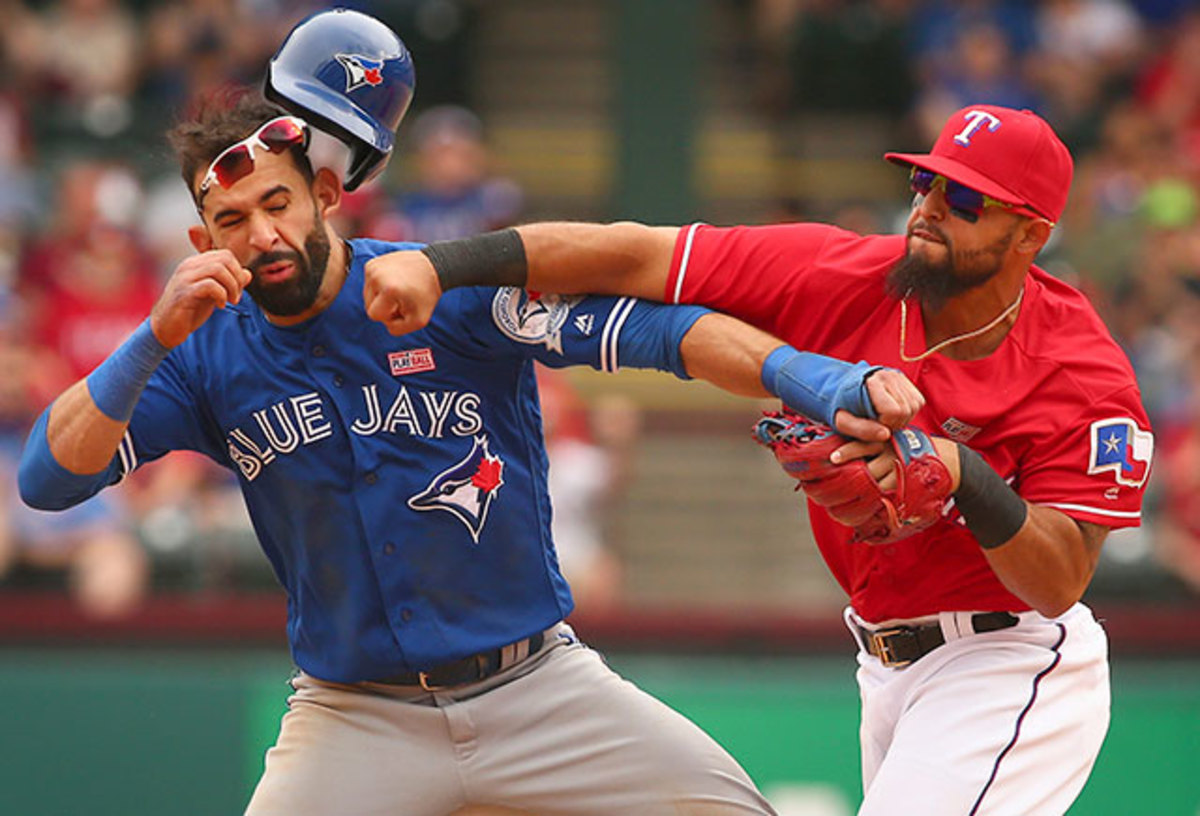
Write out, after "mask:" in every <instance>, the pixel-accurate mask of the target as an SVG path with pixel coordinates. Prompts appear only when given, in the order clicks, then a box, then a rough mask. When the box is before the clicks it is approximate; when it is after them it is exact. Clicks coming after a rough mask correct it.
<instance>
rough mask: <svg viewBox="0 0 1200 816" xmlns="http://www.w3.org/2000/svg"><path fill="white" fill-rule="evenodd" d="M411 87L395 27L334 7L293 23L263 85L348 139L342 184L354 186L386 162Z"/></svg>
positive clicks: (404, 51)
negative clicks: (393, 28)
mask: <svg viewBox="0 0 1200 816" xmlns="http://www.w3.org/2000/svg"><path fill="white" fill-rule="evenodd" d="M415 87H416V75H415V73H414V70H413V62H412V56H411V55H410V54H409V52H408V48H407V47H405V45H404V43H403V42H402V41H401V40H400V38H399V37H398V36H396V33H395V32H394V31H392V30H391V29H390V28H388V27H387V26H386V25H384V24H383V23H381V22H380V21H379V20H376V19H375V18H374V17H371V16H370V15H368V14H363V13H362V12H360V11H353V10H351V9H343V8H339V9H333V10H330V11H322V12H318V13H316V14H313V15H311V16H309V17H307V18H306V19H304V20H303V21H301V22H300V23H299V25H297V26H296V27H295V28H293V29H292V31H291V33H290V34H288V36H287V39H285V40H284V41H283V44H282V45H280V46H279V50H278V51H277V52H275V56H273V57H272V58H271V62H270V64H269V65H268V66H267V77H266V84H265V86H264V93H265V94H266V97H267V98H268V99H270V100H271V101H272V102H275V103H276V104H278V105H281V106H282V107H284V108H286V109H287V110H288V111H289V112H290V113H294V114H295V115H297V116H299V117H300V118H302V119H304V120H305V121H307V122H308V123H309V124H310V125H312V126H313V127H315V128H317V129H319V130H322V131H324V132H326V133H330V134H332V135H333V136H336V137H337V138H338V139H340V140H341V141H343V142H345V143H346V144H347V145H349V146H350V149H351V163H350V167H349V170H348V172H347V175H346V178H345V179H344V181H343V184H344V186H345V188H346V189H347V190H353V189H355V188H356V187H358V186H359V185H360V184H362V183H363V182H364V181H367V180H369V179H371V178H374V177H375V176H376V175H378V174H379V173H380V172H381V171H382V170H383V168H384V166H385V165H386V164H387V162H388V159H389V158H390V157H391V154H392V148H393V147H394V145H395V139H396V128H398V127H399V126H400V120H401V119H402V118H403V117H404V114H405V112H406V111H407V110H408V106H409V104H410V103H411V102H412V97H413V91H414V89H415Z"/></svg>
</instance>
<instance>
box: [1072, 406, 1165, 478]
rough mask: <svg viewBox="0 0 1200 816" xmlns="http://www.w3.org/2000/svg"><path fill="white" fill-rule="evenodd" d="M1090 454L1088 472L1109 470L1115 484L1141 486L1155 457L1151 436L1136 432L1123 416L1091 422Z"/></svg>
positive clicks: (1143, 432) (1146, 433)
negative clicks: (1151, 460)
mask: <svg viewBox="0 0 1200 816" xmlns="http://www.w3.org/2000/svg"><path fill="white" fill-rule="evenodd" d="M1091 439H1092V455H1091V458H1090V459H1088V471H1087V472H1088V473H1089V474H1091V473H1105V472H1107V471H1112V473H1113V476H1114V477H1116V480H1117V484H1122V485H1128V486H1129V487H1141V486H1142V485H1143V484H1145V482H1146V476H1147V475H1148V474H1149V472H1150V458H1151V456H1153V454H1154V435H1153V434H1151V433H1149V432H1148V431H1142V430H1138V426H1137V424H1136V423H1135V422H1134V421H1133V420H1132V419H1128V418H1126V417H1119V418H1115V419H1102V420H1100V421H1099V422H1093V423H1092V429H1091Z"/></svg>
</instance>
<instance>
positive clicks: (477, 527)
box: [408, 436, 504, 544]
mask: <svg viewBox="0 0 1200 816" xmlns="http://www.w3.org/2000/svg"><path fill="white" fill-rule="evenodd" d="M503 484H504V461H503V460H502V459H501V458H500V457H499V456H493V455H492V453H491V451H489V450H488V438H487V436H477V437H475V444H474V445H473V446H472V448H471V452H470V453H468V454H467V455H466V458H464V459H463V460H462V461H460V462H458V463H457V464H455V465H452V466H451V467H449V468H447V469H446V470H443V471H442V472H441V473H439V474H438V475H437V476H434V477H433V481H431V482H430V483H429V485H428V486H427V487H426V488H425V489H424V490H422V491H421V492H420V493H418V494H417V495H415V496H413V497H412V498H410V499H409V500H408V506H409V507H411V508H412V509H413V510H444V511H446V512H447V513H450V514H451V515H453V516H454V517H455V518H457V519H458V520H459V521H461V522H462V523H463V524H464V525H466V527H467V530H468V531H469V532H470V533H471V538H472V540H473V541H474V542H475V543H476V544H478V543H479V534H480V533H481V532H482V531H483V525H484V524H486V523H487V515H488V510H489V509H490V508H491V506H492V501H493V500H494V499H495V498H496V494H497V492H498V491H499V490H500V487H501V486H502V485H503Z"/></svg>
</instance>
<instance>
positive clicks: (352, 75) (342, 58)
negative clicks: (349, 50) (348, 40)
mask: <svg viewBox="0 0 1200 816" xmlns="http://www.w3.org/2000/svg"><path fill="white" fill-rule="evenodd" d="M335 59H337V61H338V62H340V63H341V64H342V67H343V68H345V69H346V93H349V92H350V91H353V90H354V89H356V88H361V87H363V86H364V85H371V86H374V85H379V84H380V83H382V82H383V60H373V59H370V58H368V57H364V56H360V55H359V54H337V55H335Z"/></svg>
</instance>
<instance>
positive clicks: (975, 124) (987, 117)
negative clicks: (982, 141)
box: [954, 110, 1000, 147]
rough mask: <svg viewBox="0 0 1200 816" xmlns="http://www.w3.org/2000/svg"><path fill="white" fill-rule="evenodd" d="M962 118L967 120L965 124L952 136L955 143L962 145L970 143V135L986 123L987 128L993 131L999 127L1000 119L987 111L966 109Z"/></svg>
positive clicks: (966, 145)
mask: <svg viewBox="0 0 1200 816" xmlns="http://www.w3.org/2000/svg"><path fill="white" fill-rule="evenodd" d="M963 118H964V119H966V120H967V126H966V127H965V128H963V129H962V130H960V131H959V132H958V135H956V136H955V137H954V142H955V144H960V145H962V146H963V147H968V146H970V144H971V137H972V136H973V135H975V131H977V130H979V129H980V128H981V127H983V125H984V123H985V122H986V123H987V126H988V130H991V131H995V130H996V129H997V128H999V127H1000V120H999V119H997V118H996V117H995V116H993V115H992V114H990V113H988V112H987V111H981V110H973V111H967V112H966V113H965V114H964V115H963Z"/></svg>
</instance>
